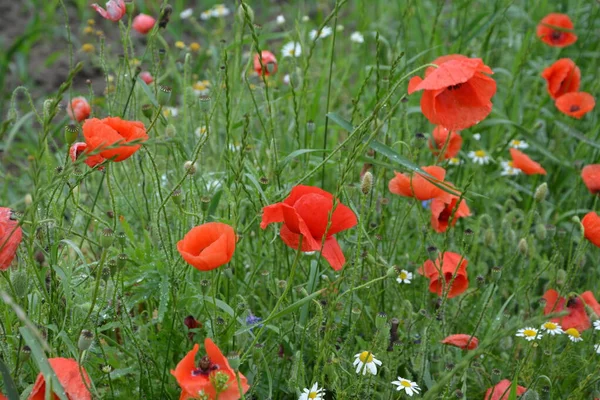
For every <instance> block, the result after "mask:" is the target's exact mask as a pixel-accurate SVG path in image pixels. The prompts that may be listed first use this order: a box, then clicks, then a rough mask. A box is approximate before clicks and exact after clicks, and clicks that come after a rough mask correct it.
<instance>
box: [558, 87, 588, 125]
mask: <svg viewBox="0 0 600 400" xmlns="http://www.w3.org/2000/svg"><path fill="white" fill-rule="evenodd" d="M554 105H555V106H556V108H558V110H559V111H560V112H562V113H563V114H565V115H568V116H570V117H573V118H577V119H580V118H581V117H583V116H584V115H585V114H587V113H589V112H590V111H592V110H593V109H594V107H595V106H596V100H595V99H594V96H592V95H591V94H589V93H586V92H571V93H566V94H563V95H562V96H560V97H559V98H557V99H556V101H555V102H554Z"/></svg>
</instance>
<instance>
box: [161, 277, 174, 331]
mask: <svg viewBox="0 0 600 400" xmlns="http://www.w3.org/2000/svg"><path fill="white" fill-rule="evenodd" d="M169 290H171V282H170V281H169V275H167V274H163V275H162V277H161V281H160V303H159V305H158V322H162V321H163V318H164V317H165V313H166V312H167V306H168V305H169Z"/></svg>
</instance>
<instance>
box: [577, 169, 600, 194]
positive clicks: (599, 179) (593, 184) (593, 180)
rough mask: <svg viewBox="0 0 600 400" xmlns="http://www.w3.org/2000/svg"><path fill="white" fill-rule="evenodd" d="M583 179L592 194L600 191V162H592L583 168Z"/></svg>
mask: <svg viewBox="0 0 600 400" xmlns="http://www.w3.org/2000/svg"><path fill="white" fill-rule="evenodd" d="M581 179H583V183H585V186H586V187H587V188H588V190H589V191H590V193H591V194H596V193H598V192H600V164H590V165H586V166H585V167H583V169H582V170H581Z"/></svg>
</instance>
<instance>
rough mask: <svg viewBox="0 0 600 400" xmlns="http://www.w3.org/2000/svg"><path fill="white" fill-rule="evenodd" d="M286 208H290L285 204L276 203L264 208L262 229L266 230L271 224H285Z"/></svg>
mask: <svg viewBox="0 0 600 400" xmlns="http://www.w3.org/2000/svg"><path fill="white" fill-rule="evenodd" d="M285 207H290V206H289V205H287V204H284V203H275V204H272V205H270V206H266V207H263V209H262V221H261V222H260V227H261V228H262V229H265V228H266V227H267V226H268V225H270V224H273V223H278V222H283V208H285Z"/></svg>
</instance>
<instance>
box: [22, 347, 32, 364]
mask: <svg viewBox="0 0 600 400" xmlns="http://www.w3.org/2000/svg"><path fill="white" fill-rule="evenodd" d="M29 357H31V347H29V346H23V348H22V349H21V351H20V352H19V359H20V360H21V362H22V363H25V362H27V361H28V360H29Z"/></svg>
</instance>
